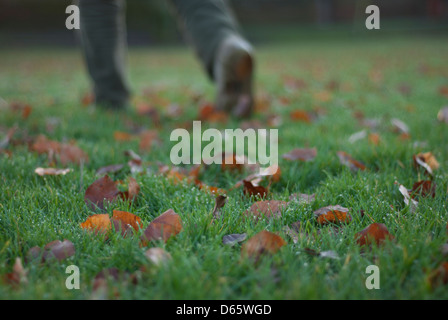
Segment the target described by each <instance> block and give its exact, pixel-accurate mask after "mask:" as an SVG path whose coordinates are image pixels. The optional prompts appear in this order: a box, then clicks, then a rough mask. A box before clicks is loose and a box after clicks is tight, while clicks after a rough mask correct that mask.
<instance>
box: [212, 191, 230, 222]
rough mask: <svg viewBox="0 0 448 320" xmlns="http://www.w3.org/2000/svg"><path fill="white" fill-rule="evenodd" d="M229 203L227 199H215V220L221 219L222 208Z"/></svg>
mask: <svg viewBox="0 0 448 320" xmlns="http://www.w3.org/2000/svg"><path fill="white" fill-rule="evenodd" d="M226 202H227V197H226V196H222V195H219V196H217V197H216V199H215V207H214V208H213V212H212V216H213V220H216V219H219V217H220V216H221V208H223V207H224V205H225V204H226Z"/></svg>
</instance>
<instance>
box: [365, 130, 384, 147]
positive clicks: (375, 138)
mask: <svg viewBox="0 0 448 320" xmlns="http://www.w3.org/2000/svg"><path fill="white" fill-rule="evenodd" d="M368 140H369V142H370V143H371V144H373V145H374V146H377V145H379V144H380V142H381V137H380V135H379V134H378V133H370V134H369V137H368Z"/></svg>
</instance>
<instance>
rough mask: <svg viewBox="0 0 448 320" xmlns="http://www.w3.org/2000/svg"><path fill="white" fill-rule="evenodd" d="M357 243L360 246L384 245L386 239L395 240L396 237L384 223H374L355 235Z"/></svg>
mask: <svg viewBox="0 0 448 320" xmlns="http://www.w3.org/2000/svg"><path fill="white" fill-rule="evenodd" d="M355 239H356V243H357V244H359V245H360V246H365V245H371V244H373V243H376V245H378V246H379V245H382V244H383V243H384V242H385V241H386V240H393V239H394V237H393V236H392V235H391V234H390V233H389V231H388V230H387V227H386V226H385V225H384V224H382V223H372V224H371V225H369V226H368V227H367V228H365V229H363V230H361V231H360V232H358V233H357V234H356V235H355Z"/></svg>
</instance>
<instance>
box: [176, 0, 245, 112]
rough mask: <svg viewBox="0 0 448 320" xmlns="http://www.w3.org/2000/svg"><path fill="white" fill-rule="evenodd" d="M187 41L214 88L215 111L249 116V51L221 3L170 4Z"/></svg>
mask: <svg viewBox="0 0 448 320" xmlns="http://www.w3.org/2000/svg"><path fill="white" fill-rule="evenodd" d="M171 2H172V4H173V6H174V9H175V11H176V13H177V16H178V19H179V21H180V24H181V26H182V27H183V28H182V29H183V30H184V32H185V34H186V36H187V39H188V40H189V42H190V43H191V44H192V46H193V47H194V49H195V51H196V53H197V55H198V57H199V59H200V61H201V63H202V65H203V66H204V68H205V69H206V71H207V72H208V74H209V76H210V77H211V78H212V79H213V81H214V82H215V84H216V87H217V95H216V108H217V109H218V110H225V111H229V112H232V113H233V114H234V115H236V116H249V115H250V113H251V111H252V106H253V94H252V73H253V51H252V47H251V46H250V44H249V43H248V42H247V41H246V40H245V39H244V38H243V37H242V36H241V35H240V33H239V31H238V27H237V24H236V21H235V20H234V18H233V17H232V15H231V13H230V11H229V9H228V8H227V6H226V5H225V3H224V1H223V0H171Z"/></svg>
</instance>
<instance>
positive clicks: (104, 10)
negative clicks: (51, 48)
mask: <svg viewBox="0 0 448 320" xmlns="http://www.w3.org/2000/svg"><path fill="white" fill-rule="evenodd" d="M78 5H79V9H80V19H81V30H80V34H81V46H82V50H83V54H84V58H85V61H86V64H87V69H88V72H89V75H90V77H91V78H92V80H93V84H94V93H95V98H96V103H97V104H98V105H101V106H107V107H116V108H120V107H123V106H125V105H126V104H127V101H128V99H129V88H128V83H127V79H126V68H125V60H126V47H127V45H126V25H125V23H126V21H125V1H124V0H78Z"/></svg>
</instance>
